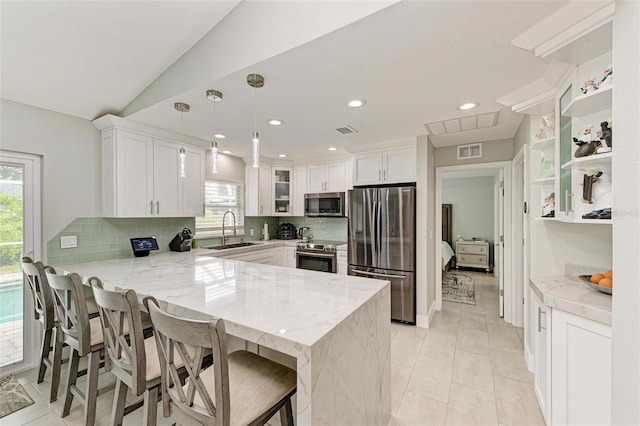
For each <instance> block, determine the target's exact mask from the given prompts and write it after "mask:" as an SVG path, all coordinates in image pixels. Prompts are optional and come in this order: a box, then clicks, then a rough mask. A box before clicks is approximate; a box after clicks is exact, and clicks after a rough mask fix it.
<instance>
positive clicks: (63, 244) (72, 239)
mask: <svg viewBox="0 0 640 426" xmlns="http://www.w3.org/2000/svg"><path fill="white" fill-rule="evenodd" d="M73 247H78V237H77V236H76V235H67V236H65V237H60V248H63V249H64V248H73Z"/></svg>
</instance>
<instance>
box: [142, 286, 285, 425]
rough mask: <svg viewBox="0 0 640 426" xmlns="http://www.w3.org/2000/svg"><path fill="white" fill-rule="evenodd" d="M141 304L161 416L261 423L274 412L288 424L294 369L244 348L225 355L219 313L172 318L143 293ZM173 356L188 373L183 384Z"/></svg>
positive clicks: (192, 421)
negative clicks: (147, 318) (153, 348)
mask: <svg viewBox="0 0 640 426" xmlns="http://www.w3.org/2000/svg"><path fill="white" fill-rule="evenodd" d="M144 305H145V306H146V307H147V310H148V311H149V314H150V315H151V322H152V323H153V327H154V336H155V338H156V343H157V347H158V354H159V357H160V364H161V372H162V386H161V389H162V402H163V408H164V416H165V417H169V416H171V417H172V418H173V419H174V420H175V421H177V422H178V423H180V424H183V425H188V424H196V425H198V424H208V425H225V426H226V425H264V424H265V423H267V421H268V420H269V419H270V418H271V417H273V415H274V414H275V413H277V412H278V411H280V419H281V422H282V424H283V425H291V426H292V425H293V412H292V409H291V397H292V396H293V394H294V393H295V392H296V372H295V371H294V370H292V369H290V368H288V367H285V366H283V365H280V364H277V363H275V362H273V361H270V360H268V359H266V358H263V357H261V356H259V355H256V354H254V353H252V352H248V351H237V352H233V353H232V354H229V355H227V335H226V331H225V327H224V322H223V321H222V319H220V318H211V319H210V320H209V321H196V320H189V319H185V318H180V317H176V316H173V315H171V314H168V313H166V312H164V311H163V310H162V309H160V307H159V305H158V302H157V301H156V299H154V298H153V297H146V298H145V299H144ZM208 349H210V350H211V351H212V352H213V365H212V366H211V367H208V368H206V369H202V358H203V356H204V355H205V353H206V351H207V350H208ZM178 360H181V361H182V362H183V364H184V368H185V369H186V371H187V373H188V375H189V377H188V379H187V382H186V384H185V385H184V386H183V385H181V384H180V377H179V374H178V367H177V361H178Z"/></svg>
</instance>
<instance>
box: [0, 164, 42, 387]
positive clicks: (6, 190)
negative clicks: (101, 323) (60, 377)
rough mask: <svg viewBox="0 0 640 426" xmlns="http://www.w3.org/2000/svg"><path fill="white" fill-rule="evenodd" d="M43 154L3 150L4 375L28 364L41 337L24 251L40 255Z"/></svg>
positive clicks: (0, 278)
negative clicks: (26, 278) (23, 264)
mask: <svg viewBox="0 0 640 426" xmlns="http://www.w3.org/2000/svg"><path fill="white" fill-rule="evenodd" d="M39 173H40V160H39V158H38V157H31V156H26V155H21V154H14V153H4V152H0V376H4V375H5V374H8V373H10V372H13V371H17V370H20V369H23V368H28V367H29V366H31V364H32V363H33V362H34V358H35V357H34V355H33V354H34V353H35V352H37V350H34V348H35V347H37V341H38V339H39V337H40V336H39V334H38V328H37V327H36V323H35V320H34V318H33V314H29V312H31V311H32V309H33V307H32V301H31V298H30V297H31V295H30V294H29V293H28V292H25V291H23V289H24V285H23V277H22V272H21V270H20V259H21V258H22V256H24V255H26V256H30V257H32V258H34V259H35V260H41V257H42V254H41V251H40V217H39V214H40V209H39V205H40V193H39V185H40V175H39Z"/></svg>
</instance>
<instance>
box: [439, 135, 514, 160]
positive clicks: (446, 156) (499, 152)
mask: <svg viewBox="0 0 640 426" xmlns="http://www.w3.org/2000/svg"><path fill="white" fill-rule="evenodd" d="M513 155H514V151H513V139H500V140H497V141H489V142H482V158H472V159H470V160H458V151H457V148H456V147H455V146H446V147H442V148H436V150H435V165H436V167H442V166H458V165H463V164H477V163H492V162H495V161H511V160H512V159H513Z"/></svg>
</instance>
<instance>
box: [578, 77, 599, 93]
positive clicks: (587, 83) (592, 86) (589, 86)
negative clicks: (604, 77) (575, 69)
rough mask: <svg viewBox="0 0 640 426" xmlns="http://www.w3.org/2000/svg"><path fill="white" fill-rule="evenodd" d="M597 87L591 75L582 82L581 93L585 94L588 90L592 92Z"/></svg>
mask: <svg viewBox="0 0 640 426" xmlns="http://www.w3.org/2000/svg"><path fill="white" fill-rule="evenodd" d="M597 88H598V83H596V79H595V78H593V77H591V78H589V79H588V80H587V81H585V82H584V86H582V89H581V90H582V93H583V94H585V95H586V94H587V93H589V92H593V91H594V90H596V89H597Z"/></svg>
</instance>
